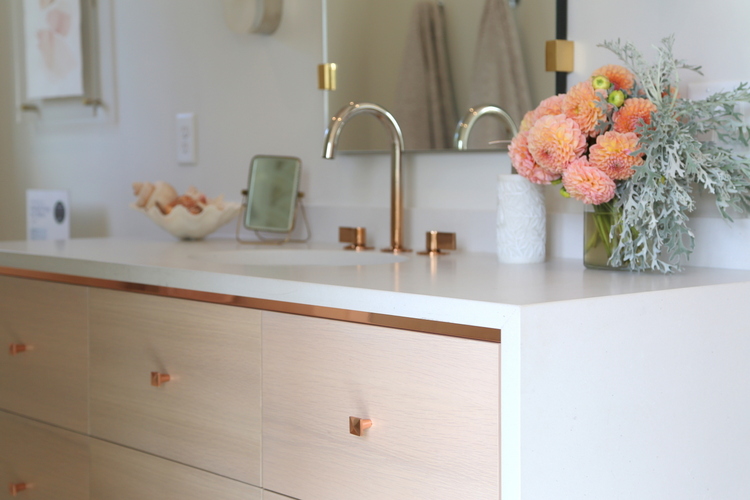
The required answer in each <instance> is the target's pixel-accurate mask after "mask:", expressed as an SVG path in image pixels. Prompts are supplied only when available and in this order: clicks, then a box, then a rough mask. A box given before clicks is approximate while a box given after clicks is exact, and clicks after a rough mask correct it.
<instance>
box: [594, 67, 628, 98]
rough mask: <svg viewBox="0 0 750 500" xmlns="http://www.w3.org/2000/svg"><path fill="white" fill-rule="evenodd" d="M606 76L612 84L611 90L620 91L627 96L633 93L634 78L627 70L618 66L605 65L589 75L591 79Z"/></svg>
mask: <svg viewBox="0 0 750 500" xmlns="http://www.w3.org/2000/svg"><path fill="white" fill-rule="evenodd" d="M597 76H606V77H607V78H609V81H610V82H611V83H612V86H613V90H622V91H624V92H627V93H628V94H632V93H633V87H635V76H634V75H633V73H631V72H630V70H629V69H627V68H624V67H622V66H620V65H618V64H607V65H606V66H602V67H601V68H599V69H597V70H596V71H594V72H593V73H591V77H592V78H593V77H597Z"/></svg>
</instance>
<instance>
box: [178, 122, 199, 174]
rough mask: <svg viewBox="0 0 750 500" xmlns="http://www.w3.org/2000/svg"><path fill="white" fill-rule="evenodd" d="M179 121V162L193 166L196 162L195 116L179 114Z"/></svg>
mask: <svg viewBox="0 0 750 500" xmlns="http://www.w3.org/2000/svg"><path fill="white" fill-rule="evenodd" d="M176 121H177V162H178V163H180V164H182V165H191V164H194V163H195V162H196V154H195V150H196V147H195V146H196V144H195V142H196V139H195V129H196V126H195V121H196V120H195V114H194V113H179V114H177V116H176Z"/></svg>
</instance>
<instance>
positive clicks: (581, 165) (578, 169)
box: [562, 157, 616, 205]
mask: <svg viewBox="0 0 750 500" xmlns="http://www.w3.org/2000/svg"><path fill="white" fill-rule="evenodd" d="M562 183H563V186H564V187H565V190H566V191H567V192H568V193H569V194H570V195H571V196H572V197H573V198H575V199H576V200H580V201H582V202H584V203H587V204H590V205H599V204H601V203H606V202H608V201H610V200H611V199H612V198H614V197H615V188H616V186H615V181H613V180H612V179H611V178H610V177H609V176H608V175H607V174H605V173H604V172H602V171H601V170H599V169H598V168H596V167H593V166H591V164H590V163H589V161H588V160H587V159H586V158H585V157H584V158H579V159H577V160H575V161H574V162H573V163H571V164H570V165H568V168H567V169H566V170H565V172H563V176H562Z"/></svg>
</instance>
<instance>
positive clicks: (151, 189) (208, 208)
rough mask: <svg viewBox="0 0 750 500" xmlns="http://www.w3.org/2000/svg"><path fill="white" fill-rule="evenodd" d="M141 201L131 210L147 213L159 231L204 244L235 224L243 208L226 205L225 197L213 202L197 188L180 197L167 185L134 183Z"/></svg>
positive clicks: (135, 193)
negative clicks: (217, 231)
mask: <svg viewBox="0 0 750 500" xmlns="http://www.w3.org/2000/svg"><path fill="white" fill-rule="evenodd" d="M133 194H134V195H135V196H136V197H137V199H136V200H135V202H133V203H132V204H131V205H130V206H131V208H133V209H135V210H138V211H139V212H143V213H144V214H146V216H147V217H148V218H149V219H151V220H152V221H154V222H155V223H156V224H157V225H158V226H159V227H161V228H162V229H164V230H165V231H167V232H168V233H169V234H171V235H172V236H174V237H176V238H180V239H183V240H200V239H203V238H205V237H206V236H208V235H209V234H211V233H213V232H214V231H216V230H217V229H219V228H220V227H221V226H223V225H225V224H226V223H228V222H229V221H231V220H232V219H233V218H234V217H236V216H237V214H238V213H239V212H240V207H241V205H240V204H239V203H235V202H227V201H224V197H223V196H222V195H219V196H218V197H217V198H213V199H209V198H208V197H206V195H205V194H203V193H202V192H200V191H198V190H197V189H196V188H194V187H190V188H189V189H188V190H187V191H186V192H185V193H184V194H182V195H180V194H179V193H178V192H177V191H176V190H175V188H174V187H172V186H171V185H169V184H168V183H166V182H162V181H157V182H154V183H150V182H135V183H133Z"/></svg>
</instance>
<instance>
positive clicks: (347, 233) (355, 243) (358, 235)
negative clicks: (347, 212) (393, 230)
mask: <svg viewBox="0 0 750 500" xmlns="http://www.w3.org/2000/svg"><path fill="white" fill-rule="evenodd" d="M339 243H349V245H348V246H345V247H344V250H356V251H360V250H372V247H368V246H367V229H365V228H363V227H340V228H339Z"/></svg>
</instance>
